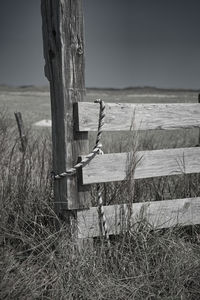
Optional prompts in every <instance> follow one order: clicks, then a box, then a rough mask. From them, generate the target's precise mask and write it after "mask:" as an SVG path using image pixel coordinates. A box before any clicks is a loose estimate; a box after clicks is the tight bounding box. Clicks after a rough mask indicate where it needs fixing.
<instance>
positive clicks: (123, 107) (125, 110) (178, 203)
mask: <svg viewBox="0 0 200 300" xmlns="http://www.w3.org/2000/svg"><path fill="white" fill-rule="evenodd" d="M77 111H78V118H77V119H76V128H77V130H82V131H86V130H87V131H95V130H96V127H97V125H96V124H97V121H98V106H97V105H96V104H91V103H80V104H78V110H77ZM106 112H107V113H106V119H105V126H104V130H105V131H110V130H112V131H114V130H117V131H119V130H124V131H126V130H128V129H129V128H130V126H131V123H132V120H133V126H132V127H133V129H135V130H138V129H140V130H149V129H154V130H156V129H163V130H165V129H171V130H174V129H183V128H196V127H200V105H199V104H198V103H196V104H189V103H187V104H185V103H184V104H183V103H178V104H177V103H176V104H113V103H112V104H111V103H106ZM133 116H134V119H133ZM128 157H129V155H128V153H114V154H105V155H103V156H102V155H99V156H96V157H95V158H94V159H93V160H92V161H91V162H90V163H89V164H88V165H87V166H85V167H84V168H83V169H82V184H83V185H88V184H94V183H99V182H111V181H120V180H125V179H126V175H127V158H128ZM136 160H137V161H139V164H138V165H136V169H135V173H134V179H142V178H152V177H160V176H171V175H179V174H191V173H199V172H200V147H191V148H176V149H162V150H151V151H138V152H137V153H136ZM146 200H147V202H145V203H144V202H143V203H133V204H132V208H131V224H132V225H133V224H134V223H136V222H138V221H139V220H141V219H146V220H147V222H148V223H149V224H150V225H151V226H152V227H154V228H167V227H171V226H174V225H176V224H182V225H190V224H198V223H200V197H197V198H186V199H175V200H164V201H156V202H150V201H148V199H146ZM104 210H105V215H106V219H107V223H108V228H109V233H110V234H116V233H119V232H120V231H121V230H123V228H124V224H125V223H126V221H127V220H128V215H129V212H130V207H129V205H126V204H123V205H111V206H105V207H104ZM78 225H79V236H80V237H84V238H85V237H94V236H98V235H100V231H99V221H98V211H97V208H95V207H92V208H90V209H89V210H86V211H82V212H79V213H78Z"/></svg>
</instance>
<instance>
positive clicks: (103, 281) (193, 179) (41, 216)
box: [0, 113, 200, 300]
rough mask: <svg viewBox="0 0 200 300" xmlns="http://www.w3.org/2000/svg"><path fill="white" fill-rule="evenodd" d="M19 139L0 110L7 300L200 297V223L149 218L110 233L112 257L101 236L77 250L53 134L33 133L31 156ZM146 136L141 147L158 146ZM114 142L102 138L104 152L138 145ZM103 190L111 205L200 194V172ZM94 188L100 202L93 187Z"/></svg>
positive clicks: (2, 294) (3, 292)
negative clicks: (57, 200) (157, 225)
mask: <svg viewBox="0 0 200 300" xmlns="http://www.w3.org/2000/svg"><path fill="white" fill-rule="evenodd" d="M17 136H18V133H17V130H16V126H15V124H14V122H13V121H12V118H11V117H9V116H8V114H6V113H1V116H0V169H1V172H0V197H1V201H0V214H1V221H0V230H1V231H0V236H1V287H0V298H1V299H2V300H3V299H11V300H12V299H13V300H17V299H19V300H25V299H26V300H31V299H37V300H41V299H44V300H47V299H51V300H72V299H75V300H76V299H82V300H94V299H95V300H110V299H113V300H122V299H135V300H144V299H148V300H150V299H151V300H154V299H155V300H157V299H170V300H176V299H177V300H178V299H180V300H186V299H187V300H188V299H191V300H192V299H194V300H196V299H199V298H200V281H199V274H200V238H199V237H200V236H199V232H200V231H199V228H198V226H197V227H187V228H179V227H175V228H171V229H170V230H169V229H168V230H162V231H158V230H157V231H156V230H153V228H151V227H150V226H149V225H148V224H147V223H146V222H145V221H144V222H141V223H140V224H138V226H137V227H135V228H129V230H128V231H127V233H126V234H125V235H119V236H116V237H111V254H112V255H111V257H110V256H108V254H107V246H106V243H104V241H103V240H98V239H96V240H95V242H94V247H93V249H92V248H91V247H89V244H88V245H87V243H86V245H85V247H84V248H83V250H82V251H79V250H78V249H77V247H76V244H75V241H74V240H73V239H72V238H71V237H70V235H69V232H68V228H67V226H66V224H65V223H64V222H61V220H60V219H59V218H58V216H57V215H56V214H55V212H54V209H53V197H52V189H51V178H50V172H51V139H50V135H48V134H47V133H46V132H45V133H42V132H41V135H40V136H38V135H36V136H34V135H33V134H32V133H31V132H27V137H28V146H27V149H26V152H25V153H21V152H20V149H19V148H20V141H19V139H18V138H17ZM124 136H125V135H124ZM90 139H91V144H92V143H93V138H92V137H90ZM144 140H145V141H146V144H145V143H144V144H143V149H147V148H153V147H154V142H153V139H152V137H149V140H148V139H147V137H146V139H144ZM133 141H135V137H134V138H133ZM110 143H111V137H110V136H109V137H108V138H107V139H104V142H103V144H104V145H105V147H104V150H105V151H112V152H117V151H123V150H124V147H125V148H126V150H127V148H131V147H133V144H130V139H129V138H127V137H125V140H124V141H123V142H121V143H119V142H116V143H113V146H112V147H113V148H110ZM134 147H136V145H135V144H134ZM102 191H103V195H104V201H105V204H113V203H122V202H123V203H124V202H129V203H130V202H136V201H146V200H162V199H164V198H165V199H173V198H181V197H189V196H198V195H199V194H200V191H199V175H189V176H176V177H172V178H171V179H170V181H169V178H167V179H166V178H159V179H151V180H141V181H138V182H134V181H133V180H128V181H126V182H123V183H112V184H103V185H102ZM91 193H92V199H93V205H96V200H95V188H92V191H91Z"/></svg>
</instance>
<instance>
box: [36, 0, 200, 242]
mask: <svg viewBox="0 0 200 300" xmlns="http://www.w3.org/2000/svg"><path fill="white" fill-rule="evenodd" d="M41 4H42V5H41V9H42V19H43V40H44V56H45V60H46V66H45V74H46V76H47V78H48V80H49V82H50V92H51V108H52V139H53V170H54V172H55V174H60V173H62V172H64V171H66V170H67V169H69V168H71V167H73V166H74V165H75V164H76V162H77V159H80V157H81V156H84V155H87V154H88V153H89V147H88V146H89V142H88V132H89V131H96V129H97V123H98V113H99V105H98V104H93V103H87V102H82V101H83V99H84V94H85V83H84V40H83V36H84V35H83V14H82V1H81V0H73V1H72V0H62V1H61V0H42V2H41ZM94 100H95V99H94ZM132 122H133V129H134V130H138V129H140V130H151V129H154V130H157V129H163V130H166V129H170V130H173V129H184V128H197V127H198V128H199V127H200V105H199V104H198V103H197V104H186V103H184V104H183V103H181V104H119V103H118V104H113V103H112V104H111V103H106V119H105V126H104V130H105V131H110V130H111V131H119V130H123V131H126V130H129V129H130V126H131V124H132ZM127 156H128V154H127V153H115V154H105V155H97V156H96V157H95V158H94V159H93V160H92V161H91V162H90V163H89V164H88V165H87V166H85V167H84V168H83V169H82V170H80V172H78V174H76V175H73V176H66V177H64V178H62V179H60V180H55V182H54V193H55V209H56V211H57V212H58V213H59V214H62V215H64V217H65V218H66V219H67V220H68V221H69V223H70V224H72V222H73V221H75V222H76V223H77V224H78V237H79V238H87V237H96V236H99V234H100V230H99V219H98V212H97V208H96V207H91V198H90V186H91V184H94V183H101V182H110V181H120V180H124V179H125V178H126V167H127ZM136 157H137V159H138V160H139V161H140V162H139V164H138V165H137V167H136V170H135V175H134V176H135V179H141V178H151V177H159V176H170V175H175V174H191V173H199V172H200V147H194V148H179V149H165V150H152V151H139V152H137V153H136ZM140 158H141V159H140ZM146 200H147V202H145V203H133V204H132V207H131V208H130V206H128V205H126V204H122V205H110V206H105V207H104V210H105V215H106V219H107V223H108V231H109V234H117V233H119V232H120V231H121V230H123V228H124V224H125V223H126V220H127V219H128V216H129V219H130V222H131V224H134V223H135V222H137V221H138V220H141V219H144V218H145V219H146V220H147V221H148V223H149V224H151V225H152V226H153V227H154V228H167V227H170V226H173V225H175V224H182V225H189V224H198V223H200V198H199V197H196V198H186V199H176V200H164V201H156V202H150V201H148V199H146ZM130 210H131V216H130Z"/></svg>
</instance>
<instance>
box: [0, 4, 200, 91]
mask: <svg viewBox="0 0 200 300" xmlns="http://www.w3.org/2000/svg"><path fill="white" fill-rule="evenodd" d="M83 2H84V14H85V38H86V41H85V42H86V85H87V86H90V87H126V86H156V87H165V88H166V87H169V88H170V87H171V88H196V89H197V88H200V0H83ZM0 38H1V39H0V84H11V85H26V84H34V85H46V84H47V81H46V79H45V77H44V75H43V65H44V60H43V53H42V30H41V16H40V0H17V1H16V0H14V1H13V0H4V1H3V0H1V1H0Z"/></svg>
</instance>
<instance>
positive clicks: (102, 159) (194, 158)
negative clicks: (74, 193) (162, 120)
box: [82, 147, 200, 184]
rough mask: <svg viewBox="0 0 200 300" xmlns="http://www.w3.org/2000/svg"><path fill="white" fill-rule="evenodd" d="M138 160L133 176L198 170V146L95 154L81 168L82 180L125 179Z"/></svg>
mask: <svg viewBox="0 0 200 300" xmlns="http://www.w3.org/2000/svg"><path fill="white" fill-rule="evenodd" d="M134 161H138V163H137V165H136V169H135V173H134V178H135V179H141V178H151V177H159V176H168V175H177V174H190V173H199V172H200V147H194V148H176V149H162V150H151V151H138V152H137V153H136V154H135V156H133V155H132V154H131V153H114V154H104V155H97V156H96V157H95V158H94V159H93V160H92V161H91V162H90V163H89V164H88V165H87V166H85V167H84V168H83V170H82V173H83V174H82V175H83V176H82V177H83V184H91V183H98V182H111V181H120V180H125V179H126V177H127V176H128V175H129V174H128V171H129V168H130V167H128V166H130V164H131V163H133V162H134Z"/></svg>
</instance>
